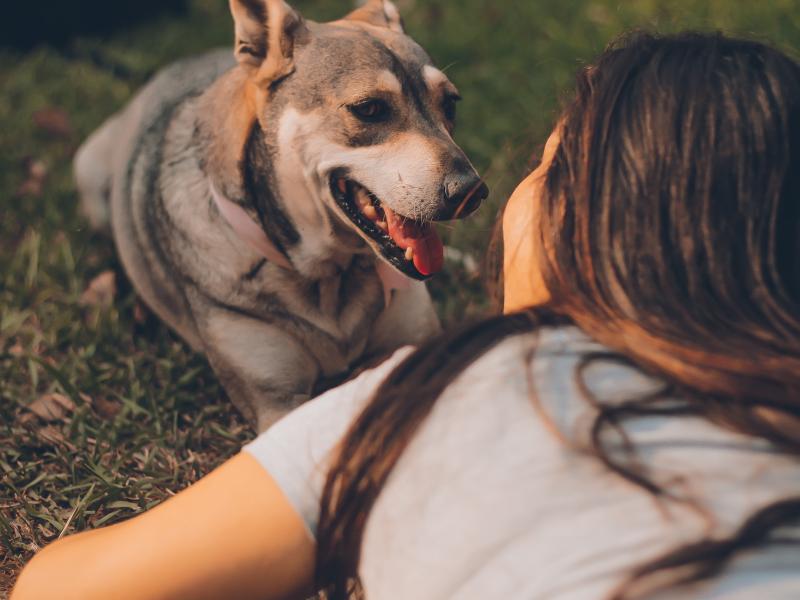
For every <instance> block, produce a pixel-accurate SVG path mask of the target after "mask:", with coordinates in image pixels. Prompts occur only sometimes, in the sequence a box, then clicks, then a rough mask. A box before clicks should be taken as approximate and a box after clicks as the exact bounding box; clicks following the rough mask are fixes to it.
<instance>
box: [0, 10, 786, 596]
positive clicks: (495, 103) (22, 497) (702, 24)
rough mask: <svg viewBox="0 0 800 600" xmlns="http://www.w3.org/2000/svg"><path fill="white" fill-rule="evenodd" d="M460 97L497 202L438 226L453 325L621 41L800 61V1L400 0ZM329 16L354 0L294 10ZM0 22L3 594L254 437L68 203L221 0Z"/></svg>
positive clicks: (223, 13)
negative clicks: (682, 34)
mask: <svg viewBox="0 0 800 600" xmlns="http://www.w3.org/2000/svg"><path fill="white" fill-rule="evenodd" d="M396 3H397V4H398V6H399V8H400V10H401V12H402V13H403V15H404V17H405V20H406V25H407V29H408V33H409V34H410V35H412V36H413V37H415V38H416V39H417V40H418V41H419V42H420V43H421V44H422V45H423V46H424V47H425V48H426V49H427V50H428V51H429V53H430V54H431V56H432V57H433V58H434V60H435V62H436V63H437V64H438V65H439V66H440V67H442V68H444V69H445V70H446V71H447V73H448V74H449V76H450V77H451V79H452V80H453V81H454V82H455V83H456V84H457V85H458V86H459V88H460V90H461V92H462V95H463V96H464V102H463V103H462V105H461V106H460V117H459V125H458V130H457V135H456V137H457V140H458V141H459V142H460V143H461V145H462V146H463V147H464V148H465V150H466V151H467V153H468V154H469V156H470V157H471V158H472V160H473V162H474V163H475V164H476V166H478V168H479V170H481V171H482V172H483V173H484V174H485V177H486V179H487V181H488V183H489V185H490V187H491V188H492V196H491V200H490V202H488V203H487V204H486V205H485V206H484V207H483V209H482V210H481V212H480V213H479V214H478V215H477V216H476V217H475V218H473V219H471V220H470V221H469V222H467V223H463V224H461V225H459V226H458V227H457V228H454V229H452V230H450V229H448V230H445V237H446V239H447V241H448V243H449V245H450V246H451V247H452V248H453V249H455V250H456V252H454V253H452V254H451V256H452V257H455V259H456V260H451V261H450V262H449V263H448V267H447V271H446V273H444V274H442V275H441V276H438V277H437V278H436V279H435V280H434V281H433V283H432V284H431V289H432V291H433V294H434V297H435V299H436V302H437V306H438V308H439V311H440V314H441V315H442V317H443V319H444V320H445V321H446V322H453V321H457V320H460V319H462V318H463V317H464V316H465V315H471V314H478V313H481V312H482V311H485V310H486V309H487V307H488V305H489V304H488V300H487V295H486V292H485V289H484V286H483V285H482V283H481V277H480V268H479V267H480V264H481V258H482V256H483V255H484V252H485V249H486V246H487V243H488V238H489V235H490V232H491V229H492V225H493V223H494V220H495V216H496V214H497V210H498V208H499V207H500V205H501V204H502V202H503V201H504V200H505V198H506V197H507V196H508V194H509V192H510V191H511V190H512V189H513V187H514V185H515V183H516V182H518V181H519V180H520V179H521V178H522V177H523V175H524V174H525V173H526V172H527V170H528V168H529V167H530V165H531V164H532V162H533V161H534V160H535V157H536V155H537V153H538V150H539V148H541V146H542V144H543V142H544V141H545V139H546V137H547V134H548V132H549V130H550V128H551V127H552V124H553V122H554V120H555V117H556V115H557V112H558V107H559V105H560V104H561V102H563V101H564V100H565V99H566V98H568V95H569V89H570V84H571V81H572V79H573V76H574V74H575V72H576V71H577V70H578V69H580V68H581V67H582V66H583V65H585V64H587V62H590V61H591V60H592V58H593V57H595V56H596V55H597V54H598V53H599V52H600V51H601V50H602V49H603V47H604V46H605V45H606V44H607V43H608V42H609V41H610V40H612V39H613V38H614V37H615V36H617V35H619V34H620V33H622V32H624V31H627V30H630V29H633V28H643V29H649V30H657V31H662V32H669V31H676V30H682V29H701V30H709V29H712V30H723V31H725V32H727V33H732V34H737V35H744V36H747V37H750V38H756V39H759V40H767V41H770V42H772V43H774V44H775V45H777V46H779V47H781V48H782V49H784V50H786V51H787V52H789V53H790V54H792V55H793V56H794V57H795V58H797V57H798V52H797V51H798V49H799V48H800V0H759V1H757V2H745V1H743V0H707V1H703V0H626V1H619V0H396ZM293 5H294V6H295V7H296V8H298V9H299V10H300V11H301V12H302V13H303V14H304V15H305V16H306V17H307V18H309V19H312V20H329V19H334V18H338V17H340V16H342V15H343V14H345V13H346V12H347V11H349V10H350V9H351V8H352V7H353V2H352V0H341V1H340V0H295V1H294V2H293ZM3 12H4V14H3V15H2V17H1V18H0V598H2V596H3V590H5V589H7V588H8V587H9V586H10V582H11V581H13V578H14V574H15V572H16V570H17V569H18V567H19V566H20V564H22V563H23V562H24V561H25V560H26V559H27V557H29V556H30V554H31V553H32V552H33V551H35V550H36V549H37V548H39V547H40V546H41V545H42V544H44V543H46V542H47V541H50V540H52V539H54V538H55V537H58V536H59V535H63V534H66V533H72V532H74V531H78V530H82V529H85V528H89V527H97V526H101V525H104V524H108V523H112V522H115V521H117V520H120V519H123V518H127V517H129V516H131V515H132V514H135V513H136V512H139V511H141V510H144V509H145V508H148V507H149V506H152V505H154V504H156V503H158V502H160V501H161V500H163V499H164V498H165V497H167V496H168V495H169V494H170V493H173V492H174V491H177V490H178V489H180V488H182V487H184V486H186V485H187V484H188V483H190V482H192V481H194V480H195V479H197V478H198V477H199V476H200V475H202V474H204V473H206V472H208V470H210V469H211V468H213V467H214V466H215V465H216V464H218V463H219V462H220V461H222V460H223V459H224V458H226V457H227V456H230V455H231V454H232V453H233V452H235V451H236V450H237V449H238V448H239V446H240V444H241V442H242V441H243V440H246V439H248V438H249V437H250V436H251V435H252V433H251V432H250V431H249V429H248V428H247V427H246V426H245V425H244V424H243V423H242V422H241V421H240V420H239V418H238V416H237V415H236V414H235V413H234V412H233V411H232V410H231V409H230V407H229V405H228V403H227V402H226V401H225V399H224V396H223V393H222V391H221V389H220V388H219V386H218V385H217V383H216V381H215V379H214V377H213V375H212V374H211V373H210V370H209V368H208V366H207V364H206V363H205V361H204V359H203V358H202V357H198V356H196V355H194V354H192V353H191V352H190V351H189V350H188V349H187V348H186V347H185V346H184V345H183V344H182V343H180V342H179V341H178V340H177V339H176V338H175V337H174V336H172V334H170V333H169V332H168V331H167V330H166V329H165V328H164V327H163V326H161V325H160V324H159V323H158V322H157V321H155V320H154V319H153V318H152V317H151V316H150V315H149V314H148V312H147V310H146V309H145V308H144V307H142V306H141V305H140V304H139V303H138V302H137V300H136V298H135V295H134V294H133V292H132V290H131V289H130V286H129V285H128V284H127V283H126V280H125V277H124V275H123V273H122V272H121V270H120V267H119V264H118V262H117V260H116V258H115V254H114V251H113V244H112V243H111V242H110V241H109V240H107V239H104V238H103V237H101V236H97V235H94V234H92V233H90V232H89V231H88V229H87V226H86V223H85V222H84V220H83V219H82V218H81V217H80V216H79V215H78V213H77V211H76V206H77V198H76V195H75V189H74V185H73V182H72V178H71V173H70V161H71V157H72V155H73V154H74V152H75V150H76V149H77V147H78V145H79V144H80V142H81V141H82V140H83V139H84V138H85V137H86V136H87V135H88V134H89V133H90V132H91V131H92V130H93V129H94V128H95V127H97V126H98V125H99V124H100V123H101V122H102V121H103V120H105V119H106V118H107V117H108V116H109V115H111V114H112V113H113V112H114V111H116V110H118V109H119V108H120V107H122V106H123V105H124V103H125V102H126V101H127V100H128V99H129V98H130V97H131V95H132V94H133V93H134V92H135V91H136V89H137V88H138V87H139V86H141V85H142V84H143V83H144V82H146V81H147V80H148V78H149V77H151V76H152V75H153V74H154V73H155V72H156V71H157V70H158V69H159V68H160V67H162V66H164V65H166V64H168V63H169V62H171V61H173V60H175V59H177V58H180V57H183V56H186V55H190V54H193V53H196V52H199V51H202V50H205V49H208V48H212V47H215V46H225V45H231V42H232V40H233V34H232V24H231V19H230V17H229V13H228V7H227V1H226V0H116V1H115V2H101V1H100V0H70V1H65V0H33V1H30V2H7V3H6V6H5V7H4V8H3Z"/></svg>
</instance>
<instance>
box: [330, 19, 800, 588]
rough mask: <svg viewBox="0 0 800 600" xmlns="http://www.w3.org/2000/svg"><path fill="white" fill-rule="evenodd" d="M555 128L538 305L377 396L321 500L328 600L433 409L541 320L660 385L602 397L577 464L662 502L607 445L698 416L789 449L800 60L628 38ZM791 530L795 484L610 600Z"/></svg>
mask: <svg viewBox="0 0 800 600" xmlns="http://www.w3.org/2000/svg"><path fill="white" fill-rule="evenodd" d="M561 124H562V125H561V133H560V144H559V148H558V150H557V152H556V155H555V158H554V160H553V163H552V165H551V167H550V168H549V171H548V173H547V176H546V185H545V192H544V193H543V197H542V199H541V207H540V209H539V213H540V215H541V216H540V219H539V220H540V222H539V223H538V224H537V228H536V229H535V230H534V231H532V232H531V235H534V236H537V239H538V241H539V246H540V248H541V249H542V252H541V263H542V264H541V265H540V268H541V271H542V273H543V274H544V278H545V282H546V285H547V288H548V291H549V292H550V294H551V297H552V301H551V303H550V304H549V305H548V307H546V308H539V309H536V310H531V311H529V312H528V313H524V314H519V315H512V316H506V317H494V318H492V319H489V320H486V321H483V322H480V323H477V324H472V325H469V326H466V327H464V328H462V329H460V330H458V331H451V332H449V333H446V334H445V335H443V336H442V337H440V338H438V339H436V340H433V341H431V342H430V343H429V344H427V345H425V346H424V347H422V348H420V349H419V351H417V352H416V353H415V354H413V355H412V356H410V357H409V358H408V359H407V360H406V361H404V362H403V363H402V364H401V365H400V366H399V367H398V368H397V369H396V370H395V372H394V373H392V374H391V375H390V376H389V378H388V379H387V380H386V381H385V382H384V383H383V385H382V386H381V387H380V389H379V390H378V391H377V392H376V394H375V397H374V399H373V400H372V402H371V403H370V404H369V406H368V407H367V409H366V410H365V411H364V413H363V414H362V415H361V416H360V417H359V418H358V419H357V420H356V422H355V423H354V425H353V426H352V427H351V429H350V431H349V433H348V434H347V436H346V437H345V439H344V441H343V442H342V445H341V451H340V454H339V456H338V459H337V460H336V462H335V464H334V465H333V467H332V468H331V470H330V473H329V475H328V480H327V484H326V486H325V490H324V494H323V498H322V505H321V518H320V525H319V530H318V557H317V558H318V563H317V575H318V582H319V585H320V588H321V589H323V590H324V591H325V592H326V593H327V595H328V597H329V598H331V599H332V600H336V599H340V598H341V599H343V598H347V597H348V596H349V595H350V594H351V593H352V592H354V591H357V587H358V585H357V582H358V578H357V569H358V563H359V559H360V550H361V542H362V537H363V533H364V527H365V524H366V521H367V518H368V516H369V512H370V510H371V508H372V506H373V505H374V503H375V501H376V499H377V497H378V495H379V494H380V492H381V489H382V488H383V485H384V484H385V482H386V480H387V478H388V477H389V474H390V473H391V472H392V469H393V468H394V466H395V464H396V463H397V461H398V459H399V457H400V456H401V455H402V453H403V451H404V450H405V448H406V446H407V445H408V444H409V443H410V441H411V440H412V438H413V436H414V434H415V432H416V431H417V429H418V428H419V426H420V424H421V423H422V422H423V421H424V420H425V418H426V417H427V415H428V414H429V413H430V410H431V408H432V407H433V405H434V404H435V402H436V400H437V398H438V397H439V396H440V395H441V394H442V392H443V391H444V390H445V388H446V387H447V386H448V385H449V384H450V383H451V382H452V381H453V380H454V379H455V377H457V376H458V374H460V373H461V372H462V371H464V369H466V368H467V367H468V366H469V365H470V364H472V363H473V362H474V361H475V360H476V359H477V358H478V357H479V356H481V355H482V354H483V353H485V352H486V351H488V350H489V349H490V348H491V347H493V346H494V345H495V344H497V343H498V342H500V341H502V340H503V339H505V338H507V337H508V336H510V335H514V334H517V333H522V332H528V331H533V330H535V329H536V328H537V327H540V326H542V325H557V324H562V323H573V324H575V325H577V326H578V327H580V328H581V329H582V330H584V331H585V332H586V333H588V334H589V335H590V336H592V337H593V338H594V339H596V340H597V341H598V342H600V343H602V344H604V345H605V346H606V347H607V348H609V349H610V350H611V351H613V352H614V353H616V354H617V356H619V357H623V358H624V359H625V360H627V361H629V362H631V363H633V364H635V365H637V366H638V367H639V368H641V369H643V370H645V371H647V372H648V373H650V374H654V375H656V376H658V377H660V378H661V379H662V380H663V381H664V382H665V390H664V391H665V393H664V394H660V395H655V396H653V395H651V396H648V397H646V398H639V399H635V400H626V401H624V402H618V403H614V404H604V403H598V404H597V416H596V420H595V423H594V427H593V428H592V432H593V435H592V440H591V443H590V448H589V450H590V451H591V454H592V455H593V456H595V457H596V458H597V459H598V460H601V461H602V462H603V463H604V464H605V465H606V466H607V467H608V468H609V469H611V470H613V471H614V472H616V473H618V474H619V475H620V476H622V477H624V478H626V479H628V480H629V481H632V482H634V483H636V484H637V485H639V486H641V487H642V488H643V489H644V490H646V491H647V492H648V493H650V494H653V495H655V496H656V497H659V498H661V499H664V500H665V501H666V500H669V499H676V495H674V494H673V493H672V491H671V490H669V489H663V488H662V487H661V486H660V485H659V484H657V483H656V482H654V481H653V480H652V479H651V478H650V477H649V476H648V472H647V470H646V468H645V467H643V466H642V465H641V464H639V463H638V462H637V461H636V460H635V458H633V457H634V456H635V452H636V449H635V446H634V445H631V447H630V456H629V457H628V458H629V459H624V458H623V459H619V458H617V457H614V456H612V453H611V452H610V451H608V449H607V448H606V446H605V441H604V440H605V439H606V437H605V434H606V433H607V432H609V431H610V430H614V431H616V432H617V433H620V432H621V433H622V434H623V435H624V430H622V429H621V424H622V423H623V422H625V421H626V420H628V419H635V418H640V417H642V416H648V415H670V416H673V417H675V418H678V417H680V416H682V415H699V416H702V417H704V418H706V419H708V420H710V421H712V422H714V423H716V424H718V425H720V426H723V427H726V428H729V429H732V430H735V431H737V432H741V433H744V434H747V435H750V436H752V437H754V438H760V439H764V440H768V441H769V442H771V443H772V444H774V446H775V447H776V448H778V449H780V450H782V451H785V452H787V453H790V454H793V455H800V67H799V66H798V65H797V64H796V63H795V62H794V61H792V60H791V59H789V58H788V57H787V56H785V55H784V54H782V53H780V52H778V51H776V50H774V49H771V48H769V47H768V46H765V45H763V44H760V43H756V42H750V41H743V40H733V39H729V38H725V37H724V36H722V35H701V34H683V35H680V36H670V37H657V36H652V35H645V34H637V35H634V36H628V37H627V38H624V39H623V40H621V41H619V42H617V43H615V44H614V45H612V46H611V47H610V48H609V49H608V50H607V51H606V52H605V53H604V55H603V56H602V57H601V58H600V59H599V61H598V62H597V63H596V64H595V66H593V67H591V68H589V69H586V70H584V71H582V72H581V73H580V74H579V76H578V85H577V93H576V97H575V99H574V101H573V102H572V103H571V105H570V106H569V107H568V108H567V109H566V111H565V112H564V115H563V117H562V119H561ZM587 360H589V358H587ZM576 376H579V374H576ZM588 394H589V392H588V391H587V395H588ZM675 398H678V399H679V402H677V403H676V401H675ZM798 519H800V490H798V495H797V497H795V498H786V499H783V500H781V501H780V502H776V503H774V504H772V505H770V506H768V507H766V508H764V509H762V510H759V511H758V512H757V513H755V514H753V515H751V516H750V517H749V518H748V519H747V520H746V522H744V523H742V525H741V527H740V528H739V530H737V531H736V532H734V533H733V534H732V535H731V536H729V537H727V538H724V539H718V538H715V539H713V540H712V539H699V540H697V541H696V542H695V543H693V544H690V545H686V546H682V547H680V548H677V549H675V550H673V551H671V552H669V553H667V554H666V555H664V556H660V557H655V558H653V559H652V560H650V561H649V562H647V563H645V564H643V565H640V566H636V565H631V574H630V577H629V579H628V580H626V581H625V582H622V585H621V586H620V588H619V590H617V591H616V592H615V593H614V597H615V598H627V597H631V596H632V595H635V594H639V593H640V592H641V591H642V590H645V591H646V590H647V589H648V585H649V583H650V582H652V581H656V580H657V581H658V582H659V583H658V584H657V585H656V587H659V586H662V585H663V582H664V579H665V577H664V576H665V575H666V576H668V577H667V581H668V583H667V584H666V585H671V586H678V585H682V584H687V583H691V582H695V581H699V580H702V579H706V578H709V577H712V576H715V575H717V574H718V573H720V572H721V571H723V570H724V569H725V567H726V566H727V564H728V563H729V561H730V560H731V559H732V558H733V557H734V556H735V555H736V554H737V553H738V552H740V551H741V550H744V549H747V548H753V547H757V546H761V545H765V544H768V543H770V542H771V541H773V535H772V534H773V532H774V531H775V530H776V529H778V528H779V527H781V526H784V525H786V524H788V523H790V522H793V521H797V520H798ZM652 588H653V586H652V585H651V586H650V589H651V590H652Z"/></svg>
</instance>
